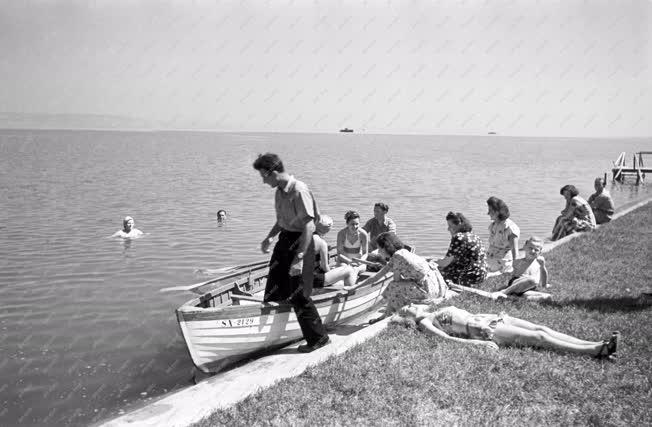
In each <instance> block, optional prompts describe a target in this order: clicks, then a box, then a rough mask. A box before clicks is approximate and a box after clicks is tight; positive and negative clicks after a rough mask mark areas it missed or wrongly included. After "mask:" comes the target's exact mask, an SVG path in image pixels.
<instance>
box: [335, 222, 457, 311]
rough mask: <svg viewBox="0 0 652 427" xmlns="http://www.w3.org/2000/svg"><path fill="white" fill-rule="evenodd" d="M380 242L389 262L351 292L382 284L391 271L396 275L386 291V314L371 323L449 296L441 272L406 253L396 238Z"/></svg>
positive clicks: (381, 237)
mask: <svg viewBox="0 0 652 427" xmlns="http://www.w3.org/2000/svg"><path fill="white" fill-rule="evenodd" d="M376 242H377V243H378V253H379V254H380V255H381V256H382V257H384V258H389V261H388V262H387V264H385V265H384V266H383V268H381V269H380V271H379V272H377V273H376V274H375V275H374V276H372V277H369V278H368V279H366V280H363V281H362V282H360V283H358V284H357V285H355V286H353V287H350V288H347V289H356V288H358V287H360V286H365V285H367V284H370V283H374V282H376V281H378V280H379V279H380V278H382V277H383V276H385V275H386V274H387V273H389V272H390V271H391V272H393V273H394V280H392V281H391V282H390V284H389V285H387V288H386V289H385V290H384V291H383V298H385V300H386V301H387V306H386V309H385V313H384V314H383V316H382V317H379V318H377V319H373V320H372V321H370V322H369V323H374V322H377V321H378V320H381V319H383V318H385V317H387V316H389V315H390V314H392V313H393V312H396V311H398V310H399V309H400V308H401V307H403V306H405V305H407V304H409V303H411V302H431V301H433V300H434V299H436V298H443V297H445V296H446V291H447V290H448V287H447V286H446V282H445V281H444V278H443V277H441V274H439V271H438V270H437V269H436V268H434V269H433V268H431V266H430V265H428V261H426V260H425V259H424V258H422V257H420V256H419V255H417V254H414V253H412V252H410V251H408V250H407V249H405V248H404V247H403V246H404V245H403V243H402V242H401V240H400V239H399V238H398V237H396V234H394V233H391V232H386V233H381V234H380V235H379V236H378V238H377V239H376Z"/></svg>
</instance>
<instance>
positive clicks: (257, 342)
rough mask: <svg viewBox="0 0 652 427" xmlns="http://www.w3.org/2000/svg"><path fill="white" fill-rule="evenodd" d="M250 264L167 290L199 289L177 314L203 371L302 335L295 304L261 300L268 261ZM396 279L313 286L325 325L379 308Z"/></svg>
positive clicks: (345, 320) (193, 354)
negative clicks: (352, 287) (350, 288)
mask: <svg viewBox="0 0 652 427" xmlns="http://www.w3.org/2000/svg"><path fill="white" fill-rule="evenodd" d="M261 264H262V265H261ZM246 267H247V268H248V269H247V270H246V271H237V272H234V273H233V274H230V275H228V276H225V277H221V278H217V279H213V280H209V281H207V282H203V283H199V284H197V285H192V286H188V287H176V288H168V289H167V290H181V289H183V290H191V291H194V292H197V293H200V296H199V297H197V298H194V299H192V300H190V301H188V302H186V303H185V304H183V305H182V306H181V307H179V308H178V309H177V310H176V314H177V320H178V321H179V326H180V327H181V333H182V335H183V338H184V339H185V341H186V345H187V346H188V351H189V352H190V357H191V358H192V361H193V363H194V364H195V366H197V368H199V369H200V370H202V371H204V372H207V373H210V372H218V371H219V370H221V369H223V368H224V367H226V366H228V365H231V364H233V363H234V362H237V361H239V360H243V359H246V358H249V357H252V356H254V355H256V354H259V353H262V352H265V351H269V350H271V349H276V348H279V347H283V346H285V345H287V344H289V343H292V342H294V341H298V340H300V339H302V334H301V329H300V327H299V323H298V322H297V318H296V316H295V314H294V311H293V309H292V306H291V305H289V304H284V303H274V302H270V303H264V302H262V297H261V296H260V295H261V294H262V292H263V291H264V289H265V282H266V279H267V273H268V271H269V269H268V267H267V265H266V264H263V263H258V264H255V265H254V266H251V265H249V266H246ZM368 274H371V273H368ZM365 276H367V274H364V275H363V276H362V277H360V280H363V279H364V278H365ZM367 277H368V276H367ZM392 277H393V275H392V274H391V273H390V274H387V275H386V276H384V277H382V278H381V279H379V280H377V281H375V283H372V284H369V285H367V286H363V287H360V288H358V289H356V290H355V291H345V290H343V289H342V288H341V285H340V286H339V287H338V286H332V287H325V288H323V289H315V290H314V292H313V295H312V299H313V301H314V303H315V306H316V307H317V310H318V312H319V314H320V316H321V318H322V321H323V322H324V324H325V326H326V327H327V328H328V327H330V326H333V325H337V324H339V323H344V322H347V321H350V320H352V319H355V318H356V317H358V316H361V315H362V314H364V313H367V312H369V311H371V310H375V309H377V308H378V306H379V305H380V304H381V299H382V298H381V295H380V294H381V291H382V290H383V289H384V288H385V285H386V284H387V283H389V281H390V280H391V279H392ZM257 294H258V295H257Z"/></svg>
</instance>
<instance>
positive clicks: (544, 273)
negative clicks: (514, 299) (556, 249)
mask: <svg viewBox="0 0 652 427" xmlns="http://www.w3.org/2000/svg"><path fill="white" fill-rule="evenodd" d="M523 250H524V251H525V257H524V258H519V259H517V260H516V261H514V264H513V266H514V271H513V272H512V278H511V279H509V282H507V285H506V286H505V287H504V288H503V289H501V290H499V291H498V292H493V293H492V295H491V297H492V298H494V299H496V298H500V297H506V296H508V295H517V296H518V295H523V293H524V292H526V291H531V290H534V289H536V288H537V287H543V288H547V287H549V284H548V270H547V269H546V260H545V258H544V257H543V256H541V251H542V250H543V240H542V239H541V238H539V237H536V236H532V237H530V238H529V239H527V241H526V242H525V246H524V247H523Z"/></svg>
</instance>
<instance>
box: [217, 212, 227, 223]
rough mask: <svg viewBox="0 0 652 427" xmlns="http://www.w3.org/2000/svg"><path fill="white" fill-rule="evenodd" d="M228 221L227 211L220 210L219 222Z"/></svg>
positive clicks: (218, 213) (218, 214)
mask: <svg viewBox="0 0 652 427" xmlns="http://www.w3.org/2000/svg"><path fill="white" fill-rule="evenodd" d="M225 219H226V211H225V210H224V209H220V210H219V211H217V220H218V221H219V222H222V221H224V220H225Z"/></svg>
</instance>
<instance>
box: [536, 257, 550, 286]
mask: <svg viewBox="0 0 652 427" xmlns="http://www.w3.org/2000/svg"><path fill="white" fill-rule="evenodd" d="M537 261H538V262H539V265H540V266H541V268H540V269H539V275H540V282H539V283H540V285H541V286H542V287H544V288H549V287H550V285H549V284H548V269H547V268H546V259H545V258H544V257H542V256H540V257H539V258H537Z"/></svg>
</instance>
